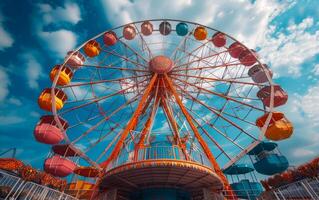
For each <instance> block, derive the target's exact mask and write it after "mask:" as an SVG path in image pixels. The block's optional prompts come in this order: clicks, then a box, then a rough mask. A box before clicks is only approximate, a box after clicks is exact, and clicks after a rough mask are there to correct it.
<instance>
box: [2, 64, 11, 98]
mask: <svg viewBox="0 0 319 200" xmlns="http://www.w3.org/2000/svg"><path fill="white" fill-rule="evenodd" d="M0 80H1V81H0V102H1V101H3V100H5V98H6V97H7V95H8V94H9V89H8V87H9V85H10V80H9V76H8V74H7V72H6V71H5V70H4V68H3V67H2V66H0Z"/></svg>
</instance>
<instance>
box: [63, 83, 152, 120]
mask: <svg viewBox="0 0 319 200" xmlns="http://www.w3.org/2000/svg"><path fill="white" fill-rule="evenodd" d="M147 80H148V79H144V80H143V81H141V82H140V83H142V82H145V81H147ZM134 87H135V85H132V86H129V87H127V88H125V89H122V90H119V91H118V92H115V93H112V94H109V95H106V96H103V97H99V98H97V99H94V100H93V101H89V102H87V103H84V104H82V105H79V106H75V107H72V108H69V109H67V110H64V111H63V112H61V113H60V115H64V114H66V113H68V112H70V111H74V110H76V109H79V108H82V107H85V106H88V105H91V104H93V103H97V102H99V101H102V100H105V99H108V98H111V97H114V96H116V95H122V94H123V93H124V92H125V91H127V90H130V89H132V88H134Z"/></svg>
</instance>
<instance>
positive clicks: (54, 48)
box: [38, 29, 77, 57]
mask: <svg viewBox="0 0 319 200" xmlns="http://www.w3.org/2000/svg"><path fill="white" fill-rule="evenodd" d="M38 35H39V37H40V38H41V41H42V42H43V43H44V44H45V46H46V47H48V49H49V50H50V51H51V52H53V53H54V54H53V55H55V54H57V56H60V57H62V56H65V55H66V53H67V52H68V51H70V50H71V49H73V48H74V47H75V45H76V41H77V36H76V35H75V34H74V33H73V32H72V31H69V30H65V29H60V30H58V31H54V32H43V31H41V32H39V33H38Z"/></svg>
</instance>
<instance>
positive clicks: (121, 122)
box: [84, 119, 127, 153]
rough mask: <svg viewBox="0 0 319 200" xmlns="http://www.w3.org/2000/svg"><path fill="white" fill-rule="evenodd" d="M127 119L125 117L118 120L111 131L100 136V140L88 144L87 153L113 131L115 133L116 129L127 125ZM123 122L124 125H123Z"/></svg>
mask: <svg viewBox="0 0 319 200" xmlns="http://www.w3.org/2000/svg"><path fill="white" fill-rule="evenodd" d="M126 120H127V119H123V120H121V121H119V122H116V123H115V125H114V126H112V127H110V129H109V131H108V132H107V133H106V134H104V135H103V136H102V137H100V138H99V139H98V140H96V141H95V142H93V143H92V144H90V146H88V147H87V148H86V149H85V151H84V152H85V153H86V152H88V151H90V150H91V149H92V148H94V147H95V146H96V145H98V144H99V143H100V142H102V141H104V140H105V139H106V138H107V137H108V136H110V135H111V134H112V133H115V131H116V130H117V128H121V127H124V126H125V121H126ZM121 124H122V125H121Z"/></svg>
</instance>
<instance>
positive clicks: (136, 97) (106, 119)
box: [72, 94, 139, 143]
mask: <svg viewBox="0 0 319 200" xmlns="http://www.w3.org/2000/svg"><path fill="white" fill-rule="evenodd" d="M138 97H139V94H138V95H136V96H135V97H134V98H132V99H131V100H129V101H127V102H126V103H124V104H122V105H121V106H120V107H118V108H117V109H115V110H114V111H113V112H112V113H111V114H109V115H108V116H107V117H104V118H103V119H102V120H100V121H99V122H98V123H96V124H95V125H94V126H92V127H91V128H89V129H88V130H87V131H86V132H84V133H83V134H82V135H81V136H80V137H78V138H77V139H75V140H73V142H72V143H76V142H77V141H79V140H80V139H82V138H83V137H84V136H86V135H88V134H89V133H90V132H92V131H94V130H95V129H96V128H97V127H99V126H100V125H101V124H102V123H104V122H105V121H108V120H109V119H111V117H112V116H114V115H115V114H116V113H118V112H119V111H121V110H122V109H123V108H125V107H126V106H127V105H129V104H131V103H134V102H135V101H137V100H138Z"/></svg>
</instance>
